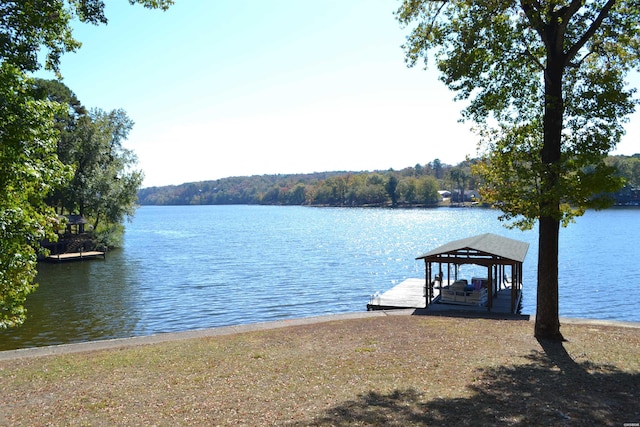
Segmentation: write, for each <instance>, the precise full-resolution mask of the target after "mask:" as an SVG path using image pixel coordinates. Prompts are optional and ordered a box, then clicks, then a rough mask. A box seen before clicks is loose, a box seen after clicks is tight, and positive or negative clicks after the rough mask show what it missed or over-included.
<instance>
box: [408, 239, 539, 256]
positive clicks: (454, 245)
mask: <svg viewBox="0 0 640 427" xmlns="http://www.w3.org/2000/svg"><path fill="white" fill-rule="evenodd" d="M528 250H529V243H526V242H521V241H519V240H514V239H509V238H507V237H503V236H498V235H496V234H491V233H486V234H480V235H478V236H473V237H468V238H466V239H460V240H455V241H453V242H449V243H447V244H444V245H442V246H440V247H438V248H436V249H433V250H431V251H429V252H427V253H426V254H424V255H421V256H419V257H417V258H416V259H424V260H425V261H427V260H430V261H441V260H443V258H453V259H458V260H459V261H462V260H464V259H465V258H469V257H472V258H477V257H481V258H482V257H490V258H493V259H495V258H500V259H504V260H510V261H515V262H520V263H521V262H524V259H525V257H526V256H527V251H528ZM453 262H455V261H453Z"/></svg>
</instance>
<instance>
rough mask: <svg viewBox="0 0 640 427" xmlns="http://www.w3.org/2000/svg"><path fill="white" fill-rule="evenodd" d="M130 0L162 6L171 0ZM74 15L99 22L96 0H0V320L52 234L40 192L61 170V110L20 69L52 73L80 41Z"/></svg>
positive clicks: (16, 311)
mask: <svg viewBox="0 0 640 427" xmlns="http://www.w3.org/2000/svg"><path fill="white" fill-rule="evenodd" d="M129 2H130V3H132V4H133V3H136V1H134V0H129ZM137 3H140V4H142V5H144V6H145V7H149V8H162V9H166V8H168V6H169V5H170V4H171V3H172V0H138V1H137ZM76 17H77V18H78V19H79V20H80V21H83V22H89V23H93V24H100V23H106V22H107V19H106V17H105V16H104V3H103V2H102V1H101V0H77V1H75V0H74V1H72V0H68V1H63V0H60V1H50V0H33V1H19V2H16V1H2V2H0V106H1V108H2V114H0V234H1V235H2V236H1V238H0V250H1V251H0V328H6V327H12V326H16V325H19V324H21V323H23V322H24V319H25V311H24V306H23V304H24V301H25V299H26V297H27V295H28V294H29V293H30V292H32V291H33V290H34V289H35V284H34V279H35V275H36V270H35V265H36V259H37V258H36V257H37V250H38V247H39V244H40V241H41V240H42V239H44V238H47V237H48V238H55V231H56V227H57V224H56V215H55V212H54V211H53V209H51V208H48V207H47V206H46V205H45V204H44V197H45V196H46V195H47V193H50V192H51V191H52V190H53V189H54V188H56V187H57V186H61V185H62V183H63V182H65V180H66V179H68V176H69V174H68V169H67V168H65V167H64V166H63V165H62V163H61V162H60V161H59V159H58V158H57V156H56V138H57V134H56V129H55V117H57V116H60V115H63V113H62V111H61V110H59V109H58V107H59V104H56V103H55V102H53V101H51V100H38V99H36V98H34V93H33V81H32V80H31V79H29V78H28V77H27V73H29V72H34V71H37V70H38V69H39V68H40V67H41V64H40V59H41V58H44V66H45V68H47V69H50V70H53V71H55V72H56V73H59V63H60V58H61V56H62V55H63V54H64V53H65V52H72V51H75V50H77V49H78V48H79V47H80V43H79V42H78V41H77V40H75V39H74V38H73V35H72V27H71V22H72V20H73V19H74V18H76ZM41 55H43V56H41Z"/></svg>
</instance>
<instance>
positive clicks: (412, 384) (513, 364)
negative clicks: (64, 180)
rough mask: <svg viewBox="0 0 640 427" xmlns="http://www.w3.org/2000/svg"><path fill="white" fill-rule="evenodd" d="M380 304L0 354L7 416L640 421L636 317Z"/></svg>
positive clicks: (144, 420)
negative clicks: (582, 320) (602, 319)
mask: <svg viewBox="0 0 640 427" xmlns="http://www.w3.org/2000/svg"><path fill="white" fill-rule="evenodd" d="M532 333H533V325H532V323H530V322H526V321H501V320H480V319H453V318H444V317H427V316H389V317H374V318H366V319H357V320H346V321H335V322H328V323H320V324H313V325H305V326H292V327H288V328H282V329H273V330H265V331H257V332H248V333H241V334H236V335H229V336H218V337H212V338H201V339H193V340H188V341H177V342H170V343H162V344H154V345H147V346H138V347H131V348H123V349H119V350H108V351H97V352H89V353H80V354H68V355H61V356H53V357H41V358H31V359H20V360H11V361H5V362H0V386H1V387H2V399H1V401H0V424H2V425H12V426H16V425H29V426H34V425H187V424H191V425H294V426H298V425H301V426H307V425H317V426H324V425H337V426H342V425H398V426H400V425H402V426H405V425H506V426H519V425H545V426H546V425H576V426H578V425H579V426H583V425H615V426H621V425H623V423H638V422H640V404H638V396H640V329H633V328H619V327H609V326H593V325H574V324H571V325H565V326H563V334H564V335H565V337H566V338H567V339H568V340H569V341H568V342H566V343H564V344H562V345H554V344H547V343H539V342H538V341H536V340H535V338H533V336H532Z"/></svg>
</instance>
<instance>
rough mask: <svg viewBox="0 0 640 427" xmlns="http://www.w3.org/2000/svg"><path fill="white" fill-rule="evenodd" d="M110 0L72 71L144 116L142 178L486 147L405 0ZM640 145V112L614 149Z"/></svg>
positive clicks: (66, 66)
mask: <svg viewBox="0 0 640 427" xmlns="http://www.w3.org/2000/svg"><path fill="white" fill-rule="evenodd" d="M105 3H106V9H105V10H106V15H107V18H108V19H109V23H108V25H106V26H104V25H103V26H92V25H88V24H81V23H77V24H76V25H75V26H74V28H75V31H74V35H75V37H76V38H77V39H78V40H79V41H81V42H82V44H83V46H82V48H81V49H80V50H79V51H78V52H76V53H68V54H66V55H65V56H63V58H62V61H61V72H62V74H63V76H64V80H63V82H64V83H65V84H66V85H67V86H68V87H69V88H70V89H71V90H72V91H73V92H74V93H75V94H76V96H77V97H78V99H79V100H80V101H81V102H82V103H83V105H85V106H86V107H88V108H100V109H102V110H105V111H110V110H112V109H118V108H121V109H124V110H125V111H126V112H127V114H128V116H129V117H130V118H131V119H132V120H133V121H134V122H135V126H134V127H133V130H132V131H131V133H130V134H129V138H128V140H127V141H126V142H125V146H126V147H127V148H129V149H131V150H133V151H134V152H135V153H136V155H137V157H138V169H141V170H142V171H143V172H144V174H145V180H144V183H143V187H151V186H163V185H178V184H182V183H185V182H196V181H205V180H215V179H219V178H225V177H230V176H248V175H262V174H296V173H312V172H326V171H364V170H368V171H372V170H387V169H390V168H393V169H396V170H399V169H403V168H405V167H410V166H415V165H416V164H422V165H424V164H426V163H428V162H431V161H433V160H434V159H440V160H441V161H442V162H443V163H448V164H457V163H459V162H461V161H463V160H464V159H465V157H466V156H467V155H470V156H474V155H475V154H476V153H477V147H476V142H477V139H476V137H475V135H474V134H473V133H472V132H471V131H470V127H471V125H470V124H463V123H460V122H459V119H460V111H461V110H462V109H463V108H464V106H465V105H464V104H463V103H461V102H454V96H455V93H453V92H451V91H449V90H448V89H447V88H446V87H445V86H444V84H443V83H441V82H440V81H439V80H438V74H437V70H435V67H430V68H429V69H427V70H424V67H423V66H422V64H419V65H417V66H415V67H413V68H408V67H407V66H406V64H405V62H404V52H403V50H402V48H401V45H402V44H403V42H404V40H405V36H406V35H407V34H408V29H404V28H402V27H401V25H400V24H399V23H398V22H397V21H396V19H395V18H394V15H393V12H394V11H395V10H396V9H397V7H398V6H399V4H400V3H399V1H398V0H176V2H175V3H176V4H175V5H173V6H172V7H171V8H170V9H169V10H168V11H166V12H162V11H159V10H148V9H145V8H143V7H142V6H140V5H134V6H131V5H129V4H128V2H127V1H126V0H106V1H105ZM638 82H640V79H638ZM639 86H640V84H639ZM637 152H640V113H636V114H635V115H634V116H632V117H631V121H630V123H629V124H628V125H627V135H626V136H625V137H624V139H623V140H622V142H621V143H620V144H619V145H618V148H617V150H616V151H615V152H614V153H615V154H627V155H630V154H634V153H637Z"/></svg>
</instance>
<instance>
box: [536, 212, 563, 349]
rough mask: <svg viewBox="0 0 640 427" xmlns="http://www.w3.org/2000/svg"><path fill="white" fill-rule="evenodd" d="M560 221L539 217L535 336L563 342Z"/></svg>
mask: <svg viewBox="0 0 640 427" xmlns="http://www.w3.org/2000/svg"><path fill="white" fill-rule="evenodd" d="M559 236H560V222H559V221H558V220H557V219H554V218H551V217H542V218H540V224H539V237H538V297H537V304H536V325H535V332H534V334H535V336H536V337H537V338H541V339H547V340H553V341H562V340H563V337H562V334H561V333H560V314H559V304H558V238H559Z"/></svg>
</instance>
